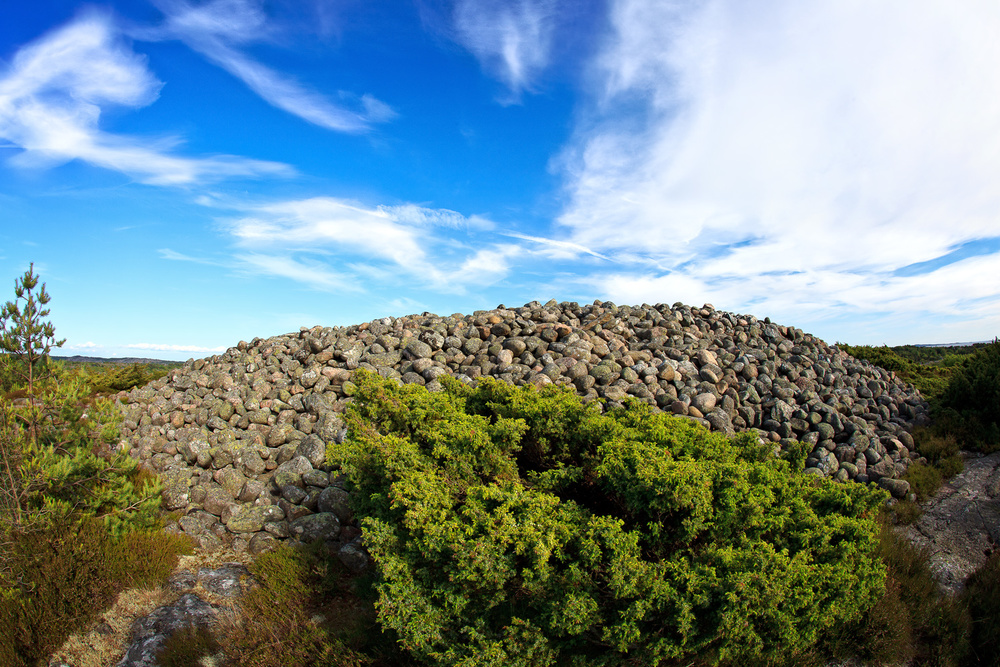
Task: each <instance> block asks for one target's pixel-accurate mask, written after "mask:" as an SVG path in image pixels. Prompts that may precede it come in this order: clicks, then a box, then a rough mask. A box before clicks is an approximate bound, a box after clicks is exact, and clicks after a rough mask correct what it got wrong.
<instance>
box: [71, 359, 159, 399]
mask: <svg viewBox="0 0 1000 667" xmlns="http://www.w3.org/2000/svg"><path fill="white" fill-rule="evenodd" d="M168 372H169V368H168V367H166V366H159V365H158V366H155V367H154V366H151V365H150V364H141V363H134V364H127V365H118V364H115V365H109V364H104V365H101V366H98V367H96V368H95V367H91V368H90V371H89V372H88V374H87V383H88V384H89V385H90V388H91V391H93V393H95V394H113V393H116V392H119V391H128V390H129V389H131V388H133V387H142V386H144V385H146V384H148V383H150V382H152V381H153V380H156V379H157V378H161V377H163V376H164V375H166V374H167V373H168Z"/></svg>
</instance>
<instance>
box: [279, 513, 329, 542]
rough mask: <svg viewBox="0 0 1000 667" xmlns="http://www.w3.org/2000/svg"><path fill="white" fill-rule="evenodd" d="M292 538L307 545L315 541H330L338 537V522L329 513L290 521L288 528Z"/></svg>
mask: <svg viewBox="0 0 1000 667" xmlns="http://www.w3.org/2000/svg"><path fill="white" fill-rule="evenodd" d="M288 529H289V532H291V534H292V537H295V538H297V539H298V540H299V541H301V542H305V543H309V542H316V541H317V540H332V539H336V538H337V536H338V535H340V520H339V519H338V518H337V515H336V514H333V513H331V512H320V513H319V514H310V515H308V516H303V517H300V518H298V519H295V520H294V521H292V522H291V523H290V524H289V526H288Z"/></svg>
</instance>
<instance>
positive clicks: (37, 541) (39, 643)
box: [0, 516, 191, 665]
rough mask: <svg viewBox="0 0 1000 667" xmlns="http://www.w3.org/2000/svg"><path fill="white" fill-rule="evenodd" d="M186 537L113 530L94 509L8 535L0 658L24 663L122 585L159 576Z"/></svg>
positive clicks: (186, 545) (84, 620)
mask: <svg viewBox="0 0 1000 667" xmlns="http://www.w3.org/2000/svg"><path fill="white" fill-rule="evenodd" d="M190 551H191V545H190V542H189V541H188V540H187V539H186V538H182V537H177V536H171V535H161V534H159V533H156V532H136V531H132V532H128V533H125V534H122V535H116V534H115V533H113V532H112V531H111V530H110V529H109V527H108V526H107V525H106V524H105V523H104V522H102V521H100V520H98V519H95V518H93V517H88V518H84V519H82V520H76V519H74V518H72V517H66V516H62V517H56V518H54V519H52V520H51V521H48V522H46V523H44V524H43V523H40V522H39V523H36V524H32V525H30V526H25V527H22V528H21V529H20V530H19V531H18V532H16V533H15V535H14V541H13V544H12V546H11V548H10V554H9V564H10V566H11V571H12V576H11V577H10V580H9V581H7V582H5V584H4V585H3V586H2V587H0V597H2V598H3V604H0V664H2V665H22V664H24V665H31V664H34V663H35V662H36V661H37V660H40V659H42V658H44V657H46V656H47V655H48V654H49V653H51V651H52V650H54V649H55V648H56V647H58V646H59V645H60V644H61V643H62V642H63V641H64V640H65V639H66V637H68V636H69V635H70V634H72V633H73V632H75V631H77V630H79V629H80V628H82V627H84V626H85V625H87V624H88V623H89V622H90V621H91V620H93V619H94V618H95V617H96V616H97V615H98V614H100V613H101V612H103V611H104V610H105V609H106V608H107V607H108V606H110V604H111V603H112V602H113V601H114V599H115V597H116V596H117V595H118V593H120V592H121V591H122V590H124V589H126V588H129V587H133V586H151V585H156V584H159V583H161V582H163V581H165V580H166V578H167V576H168V575H169V574H170V572H171V571H173V568H174V567H175V566H176V564H177V559H178V556H179V555H180V554H181V553H189V552H190Z"/></svg>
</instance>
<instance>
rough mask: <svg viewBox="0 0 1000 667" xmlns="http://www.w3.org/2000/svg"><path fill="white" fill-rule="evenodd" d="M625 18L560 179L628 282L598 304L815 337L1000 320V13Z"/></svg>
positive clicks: (983, 9) (614, 274)
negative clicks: (826, 329)
mask: <svg viewBox="0 0 1000 667" xmlns="http://www.w3.org/2000/svg"><path fill="white" fill-rule="evenodd" d="M610 17H611V22H612V27H613V30H612V32H611V34H610V36H609V37H608V39H607V40H606V41H605V42H604V44H603V46H602V49H601V51H600V53H599V55H598V56H597V58H596V59H595V62H594V65H593V69H592V79H591V81H592V85H593V88H592V90H591V93H592V98H591V105H590V111H589V113H587V114H584V119H583V121H582V122H581V123H580V126H579V130H578V132H577V135H576V140H575V141H574V142H573V143H572V145H571V146H569V147H568V148H567V150H566V153H565V154H564V155H563V156H562V157H561V160H560V161H559V165H560V166H561V168H562V169H563V171H564V174H565V175H566V179H567V194H568V196H569V204H568V205H567V207H566V208H565V210H564V211H563V213H562V215H561V216H560V218H559V220H558V223H559V226H560V228H561V229H562V230H563V232H564V235H563V237H562V238H563V240H566V241H568V242H572V243H576V244H579V245H581V246H584V247H587V248H592V249H593V250H595V251H597V252H600V253H603V254H605V255H608V256H611V257H612V258H614V259H616V260H618V261H619V262H620V264H619V265H617V266H613V267H608V269H606V272H605V273H604V274H602V275H596V276H591V277H590V278H588V279H587V280H589V281H590V282H591V284H592V285H593V286H594V287H595V288H597V289H599V290H600V291H601V292H602V293H603V294H605V295H607V296H610V297H611V298H614V299H615V300H625V301H629V302H631V301H634V300H645V301H668V302H672V301H675V300H682V301H688V302H698V301H700V300H706V301H711V302H713V303H715V304H716V305H718V306H720V307H728V308H731V309H738V308H745V307H748V306H752V307H753V308H754V310H755V311H757V312H761V313H765V314H771V315H772V316H774V315H779V316H782V317H785V318H786V319H787V320H793V319H797V320H799V321H802V320H803V319H805V318H813V319H814V320H817V321H818V320H819V319H821V318H827V317H834V316H838V315H842V314H843V313H846V312H853V313H883V314H886V315H885V317H886V321H888V320H889V319H891V318H892V317H898V316H900V315H901V314H903V315H907V316H909V315H912V314H914V313H924V314H927V313H931V314H933V313H938V314H944V315H950V314H954V313H956V312H960V311H964V312H970V313H971V312H972V311H970V310H969V309H970V308H979V307H980V305H981V304H984V303H987V304H990V307H995V306H996V304H997V303H1000V253H998V252H997V248H996V244H995V242H994V241H995V239H996V238H997V236H998V231H1000V227H998V225H997V222H996V221H997V219H998V216H1000V190H998V189H997V187H996V183H997V182H998V180H1000V72H998V70H997V69H996V68H995V67H992V66H989V65H987V63H992V62H996V61H997V60H998V59H1000V45H998V43H997V42H996V41H995V40H992V39H990V38H989V37H988V35H989V34H992V33H993V32H995V31H996V30H998V29H1000V9H998V8H997V7H996V6H995V5H993V4H992V3H990V2H986V1H973V2H970V3H966V4H963V5H962V6H960V7H959V6H955V5H947V6H946V5H944V4H937V3H918V4H913V3H907V2H902V1H891V2H883V3H875V4H872V3H868V4H864V3H841V2H836V1H829V2H827V1H824V2H814V3H809V4H808V5H803V4H801V3H796V2H793V1H791V0H768V1H766V2H762V3H755V4H754V5H752V6H750V5H747V4H746V3H740V2H737V1H736V0H704V1H699V2H660V1H658V0H617V1H615V2H613V3H612V4H611V6H610ZM977 248H978V249H980V250H981V252H979V251H977V250H976V249H977ZM629 263H630V264H631V267H629V268H626V266H627V265H628V264H629ZM623 265H625V266H623ZM913 265H917V266H918V267H919V270H917V269H911V270H909V271H907V270H903V269H905V268H906V267H912V266H913ZM977 275H978V278H974V276H977ZM973 283H974V284H973ZM657 295H658V297H657ZM720 302H721V303H720ZM830 304H835V306H836V307H831V306H830ZM748 309H749V308H748ZM807 313H809V314H808V315H807ZM986 321H987V320H982V321H981V322H980V324H978V325H977V326H982V327H986V326H988V325H987V324H985V322H986ZM988 321H989V322H993V323H994V325H995V322H996V318H993V319H989V320H988Z"/></svg>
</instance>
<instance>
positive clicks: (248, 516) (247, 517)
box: [226, 505, 268, 533]
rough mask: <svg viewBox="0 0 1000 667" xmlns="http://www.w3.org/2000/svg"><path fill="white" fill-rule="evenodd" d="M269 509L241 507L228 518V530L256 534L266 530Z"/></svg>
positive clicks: (253, 506)
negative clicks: (265, 524)
mask: <svg viewBox="0 0 1000 667" xmlns="http://www.w3.org/2000/svg"><path fill="white" fill-rule="evenodd" d="M267 518H268V517H267V508H266V507H261V506H259V505H239V506H237V507H236V509H234V510H233V511H232V513H231V514H229V516H228V517H227V520H226V528H228V529H229V530H231V531H232V532H234V533H256V532H257V531H259V530H263V529H264V523H265V522H266V521H267Z"/></svg>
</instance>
